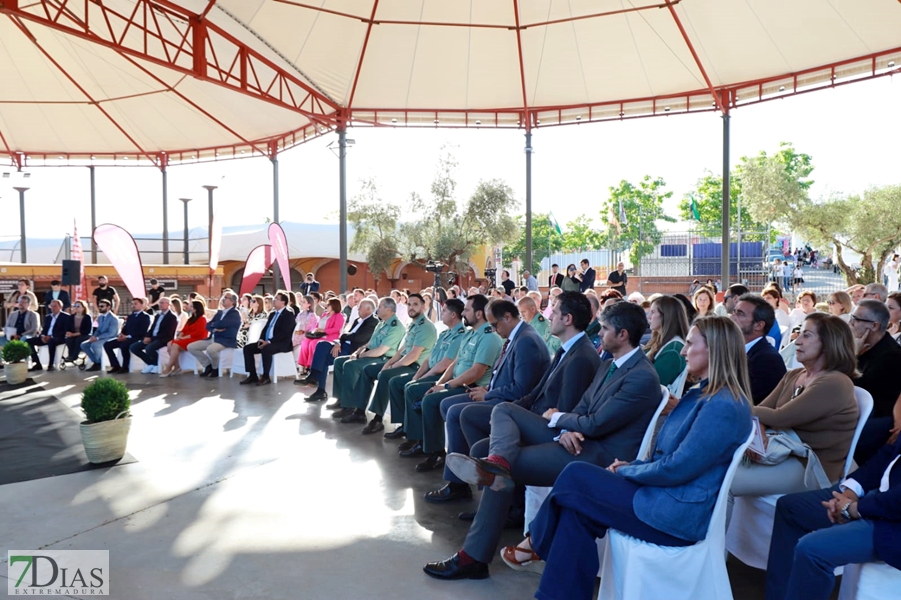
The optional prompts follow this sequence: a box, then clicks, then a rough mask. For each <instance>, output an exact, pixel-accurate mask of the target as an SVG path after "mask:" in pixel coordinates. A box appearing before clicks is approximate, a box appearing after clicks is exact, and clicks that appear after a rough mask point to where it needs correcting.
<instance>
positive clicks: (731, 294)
mask: <svg viewBox="0 0 901 600" xmlns="http://www.w3.org/2000/svg"><path fill="white" fill-rule="evenodd" d="M750 291H751V290H749V289H748V288H747V287H745V286H743V285H742V284H740V283H735V284H732V285H730V286H729V287H728V288H726V292H725V293H724V294H723V303H722V304H717V305H716V308H715V309H714V310H713V312H714V313H716V314H717V315H719V316H721V317H728V316H729V315H731V314H732V311H733V310H735V303H736V302H738V298H739V297H740V296H744V295H745V294H747V293H748V292H750Z"/></svg>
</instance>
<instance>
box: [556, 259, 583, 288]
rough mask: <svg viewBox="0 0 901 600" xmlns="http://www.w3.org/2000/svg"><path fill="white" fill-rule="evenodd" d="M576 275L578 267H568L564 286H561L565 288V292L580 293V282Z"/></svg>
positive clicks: (572, 265)
mask: <svg viewBox="0 0 901 600" xmlns="http://www.w3.org/2000/svg"><path fill="white" fill-rule="evenodd" d="M575 274H576V265H574V264H572V263H570V265H569V266H568V267H566V275H564V276H563V284H562V285H561V286H560V287H561V288H563V291H564V292H578V291H579V284H580V282H579V280H578V279H576V278H575Z"/></svg>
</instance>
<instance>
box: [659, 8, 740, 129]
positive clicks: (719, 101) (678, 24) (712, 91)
mask: <svg viewBox="0 0 901 600" xmlns="http://www.w3.org/2000/svg"><path fill="white" fill-rule="evenodd" d="M666 6H667V8H669V12H670V15H672V17H673V21H675V22H676V27H678V28H679V33H681V34H682V39H683V40H684V41H685V45H686V46H688V50H689V52H691V56H692V57H693V58H694V59H695V64H696V65H697V66H698V70H699V71H700V72H701V76H702V77H703V78H704V82H705V83H706V84H707V89H708V90H710V95H711V96H713V101H714V102H716V104H717V107H718V108H719V109H720V110H721V111H722V112H723V113H728V112H729V107H728V106H726V105H724V104H723V101H722V98H720V95H719V94H718V93H717V92H716V90H715V89H714V87H713V82H712V81H710V77H708V76H707V71H706V70H705V69H704V65H703V64H701V58H700V57H699V56H698V53H697V52H695V47H694V44H692V43H691V40H690V39H689V37H688V33H686V31H685V28H684V27H683V26H682V21H681V20H680V19H679V15H677V14H676V3H675V2H674V1H673V0H666Z"/></svg>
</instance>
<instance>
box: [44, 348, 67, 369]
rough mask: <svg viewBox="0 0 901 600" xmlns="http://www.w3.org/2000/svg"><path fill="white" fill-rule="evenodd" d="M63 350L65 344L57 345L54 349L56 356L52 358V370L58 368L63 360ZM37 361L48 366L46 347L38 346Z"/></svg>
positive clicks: (48, 355)
mask: <svg viewBox="0 0 901 600" xmlns="http://www.w3.org/2000/svg"><path fill="white" fill-rule="evenodd" d="M65 349H66V345H65V344H59V345H58V346H57V347H56V352H54V354H55V355H56V356H54V357H53V368H55V369H58V368H59V363H60V361H61V360H62V359H63V351H65ZM38 359H39V360H40V361H41V364H42V365H44V366H50V364H51V363H50V350H49V348H48V347H47V346H38Z"/></svg>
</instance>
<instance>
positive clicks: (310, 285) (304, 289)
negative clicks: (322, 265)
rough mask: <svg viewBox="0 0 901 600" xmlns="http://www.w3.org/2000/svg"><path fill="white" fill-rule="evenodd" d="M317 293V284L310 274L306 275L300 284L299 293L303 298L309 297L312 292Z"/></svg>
mask: <svg viewBox="0 0 901 600" xmlns="http://www.w3.org/2000/svg"><path fill="white" fill-rule="evenodd" d="M318 291H319V282H318V281H316V280H315V279H313V274H312V273H307V277H306V280H304V282H303V283H301V284H300V293H301V294H303V295H304V296H308V295H310V293H312V292H318Z"/></svg>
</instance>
